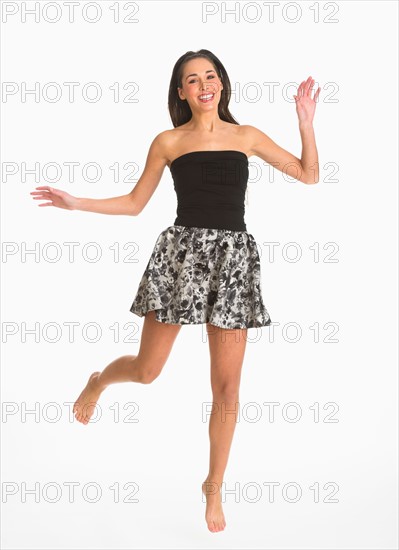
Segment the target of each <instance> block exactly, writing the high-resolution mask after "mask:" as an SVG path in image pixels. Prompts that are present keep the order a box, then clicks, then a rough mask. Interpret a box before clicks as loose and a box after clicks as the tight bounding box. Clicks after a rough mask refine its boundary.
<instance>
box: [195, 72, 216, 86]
mask: <svg viewBox="0 0 399 550" xmlns="http://www.w3.org/2000/svg"><path fill="white" fill-rule="evenodd" d="M208 78H216V77H215V75H214V74H210V75H209V77H208ZM195 80H196V79H194V80H190V81H189V84H193V82H195Z"/></svg>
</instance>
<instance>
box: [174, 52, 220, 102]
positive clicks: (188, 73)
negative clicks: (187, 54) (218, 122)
mask: <svg viewBox="0 0 399 550" xmlns="http://www.w3.org/2000/svg"><path fill="white" fill-rule="evenodd" d="M182 86H183V87H182V88H178V93H179V97H180V98H181V99H186V100H187V101H188V104H189V106H190V108H191V110H192V111H209V110H211V109H215V108H216V109H217V105H218V103H219V101H220V96H221V92H222V89H223V84H222V82H221V80H220V78H219V77H218V75H217V73H216V71H215V67H214V66H213V65H212V63H211V62H210V61H208V59H205V58H203V57H198V58H196V59H191V60H190V61H188V62H187V63H185V64H184V66H183V76H182Z"/></svg>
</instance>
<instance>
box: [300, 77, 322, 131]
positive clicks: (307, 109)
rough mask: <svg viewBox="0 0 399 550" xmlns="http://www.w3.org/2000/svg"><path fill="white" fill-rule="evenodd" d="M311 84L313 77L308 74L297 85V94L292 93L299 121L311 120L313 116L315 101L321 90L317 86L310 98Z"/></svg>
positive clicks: (310, 121) (309, 121) (308, 121)
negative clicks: (307, 76)
mask: <svg viewBox="0 0 399 550" xmlns="http://www.w3.org/2000/svg"><path fill="white" fill-rule="evenodd" d="M313 84H314V79H313V78H312V77H311V76H309V78H308V79H307V80H306V81H305V80H304V81H303V82H301V83H300V85H299V86H298V92H297V93H298V95H294V99H295V103H296V112H297V115H298V118H299V122H307V123H312V122H313V117H314V113H315V110H316V101H317V98H318V97H319V94H320V90H321V88H320V86H319V87H318V89H317V91H316V93H315V94H314V97H313V98H312V88H313Z"/></svg>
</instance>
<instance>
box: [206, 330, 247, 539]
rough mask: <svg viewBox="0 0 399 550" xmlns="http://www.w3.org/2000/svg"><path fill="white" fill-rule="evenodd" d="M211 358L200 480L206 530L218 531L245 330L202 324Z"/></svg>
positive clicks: (235, 418)
mask: <svg viewBox="0 0 399 550" xmlns="http://www.w3.org/2000/svg"><path fill="white" fill-rule="evenodd" d="M206 329H207V333H208V339H209V352H210V360H211V386H212V394H213V405H212V412H211V417H210V420H209V439H210V460H209V472H208V476H207V478H206V480H205V481H204V483H203V484H202V491H203V492H204V494H205V495H206V500H207V506H206V512H205V518H206V521H207V523H208V528H209V530H210V531H213V532H216V531H222V530H223V529H224V528H225V526H226V522H225V519H224V515H223V510H222V503H221V495H220V488H221V484H222V482H223V476H224V472H225V469H226V466H227V461H228V457H229V452H230V447H231V442H232V440H233V435H234V430H235V427H236V422H237V415H238V409H239V406H240V404H239V388H240V379H241V367H242V364H243V361H244V355H245V349H246V343H247V330H248V329H224V328H220V327H217V326H215V325H212V324H210V323H207V325H206Z"/></svg>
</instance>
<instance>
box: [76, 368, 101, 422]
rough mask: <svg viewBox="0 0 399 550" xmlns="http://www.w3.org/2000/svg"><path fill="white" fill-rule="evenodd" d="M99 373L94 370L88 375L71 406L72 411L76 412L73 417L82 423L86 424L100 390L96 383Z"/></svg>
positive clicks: (93, 409)
mask: <svg viewBox="0 0 399 550" xmlns="http://www.w3.org/2000/svg"><path fill="white" fill-rule="evenodd" d="M100 374H101V373H100V371H96V372H93V374H91V375H90V377H89V381H88V382H87V384H86V387H85V388H84V390H83V391H82V393H81V394H80V395H79V397H78V398H77V400H76V401H75V404H74V406H73V412H74V413H76V414H75V418H76V420H78V421H79V422H82V424H87V423H88V422H89V420H90V418H91V417H92V416H93V413H94V411H95V408H96V404H97V401H98V398H99V397H100V394H101V392H102V389H100V388H99V386H98V383H97V379H98V376H99V375H100Z"/></svg>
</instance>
